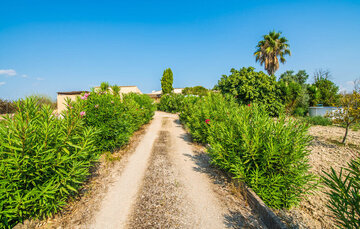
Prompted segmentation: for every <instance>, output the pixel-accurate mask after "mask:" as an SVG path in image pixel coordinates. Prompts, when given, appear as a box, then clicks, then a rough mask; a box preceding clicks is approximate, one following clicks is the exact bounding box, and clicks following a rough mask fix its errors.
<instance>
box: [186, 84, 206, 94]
mask: <svg viewBox="0 0 360 229" xmlns="http://www.w3.org/2000/svg"><path fill="white" fill-rule="evenodd" d="M208 92H209V90H208V89H206V88H204V87H203V86H195V87H185V88H184V89H183V90H182V94H183V95H198V96H205V95H207V93H208Z"/></svg>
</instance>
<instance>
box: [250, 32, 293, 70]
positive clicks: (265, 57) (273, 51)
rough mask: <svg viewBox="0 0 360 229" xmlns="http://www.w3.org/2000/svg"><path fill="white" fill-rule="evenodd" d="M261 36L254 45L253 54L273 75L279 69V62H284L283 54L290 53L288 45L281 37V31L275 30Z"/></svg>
mask: <svg viewBox="0 0 360 229" xmlns="http://www.w3.org/2000/svg"><path fill="white" fill-rule="evenodd" d="M263 38H264V39H263V40H261V41H259V43H258V45H257V46H256V48H257V49H256V51H255V52H254V56H255V57H256V61H257V62H260V64H261V65H265V70H266V71H267V72H268V74H269V75H273V74H275V72H276V71H277V70H278V69H279V62H281V63H282V64H283V63H285V62H286V59H285V56H286V55H289V56H290V55H291V52H290V49H289V47H290V45H289V44H288V40H287V39H286V38H285V37H281V32H275V30H274V31H271V32H270V33H269V34H266V35H264V36H263ZM279 59H280V60H279Z"/></svg>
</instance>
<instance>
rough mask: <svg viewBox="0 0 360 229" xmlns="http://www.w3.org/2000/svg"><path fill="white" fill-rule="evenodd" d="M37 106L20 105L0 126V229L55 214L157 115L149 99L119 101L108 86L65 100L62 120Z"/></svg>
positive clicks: (27, 101)
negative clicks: (102, 159) (105, 157)
mask: <svg viewBox="0 0 360 229" xmlns="http://www.w3.org/2000/svg"><path fill="white" fill-rule="evenodd" d="M106 86H107V87H106ZM39 101H40V100H38V99H36V98H35V97H30V98H27V99H25V100H21V101H18V102H17V103H16V105H17V112H16V113H15V115H14V117H13V118H10V117H7V118H6V120H5V121H2V122H1V123H0V142H1V145H0V152H1V153H0V190H1V191H0V203H1V204H0V228H11V227H13V226H14V225H16V224H17V223H18V222H22V221H23V220H25V219H28V218H39V217H40V218H41V217H47V216H51V215H52V214H54V213H57V212H59V211H60V210H61V208H62V207H63V206H64V205H65V204H66V201H67V199H68V198H69V196H71V195H73V194H76V193H77V190H78V189H79V188H80V187H81V185H82V182H84V181H85V180H86V178H87V177H88V175H89V173H90V172H89V169H90V168H91V167H92V166H93V164H94V162H96V161H97V159H98V156H99V155H100V154H101V153H102V152H103V151H104V150H108V151H113V150H114V149H116V148H118V147H121V146H123V145H124V144H126V143H127V141H128V139H129V137H130V136H131V134H132V133H133V132H134V131H135V130H137V129H138V128H139V127H140V126H141V125H142V124H144V123H146V122H148V121H149V120H150V119H151V118H152V116H153V114H154V110H155V106H154V104H153V101H152V100H151V99H150V98H149V97H148V96H146V95H137V94H128V95H125V96H124V97H123V98H121V97H120V95H118V94H116V95H114V94H111V93H110V92H109V91H108V85H104V88H103V89H101V90H100V91H99V92H94V91H92V92H91V93H89V94H84V95H83V96H82V97H81V98H79V99H78V101H72V102H70V101H68V105H67V110H66V111H64V112H63V113H62V114H61V115H56V114H55V113H54V110H53V109H52V108H51V106H50V105H46V104H45V105H44V104H42V103H41V102H39Z"/></svg>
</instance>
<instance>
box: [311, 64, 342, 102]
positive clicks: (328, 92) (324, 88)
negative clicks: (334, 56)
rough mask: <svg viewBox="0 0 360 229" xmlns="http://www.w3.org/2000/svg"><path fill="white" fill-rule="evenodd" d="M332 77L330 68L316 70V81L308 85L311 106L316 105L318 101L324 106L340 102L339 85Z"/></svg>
mask: <svg viewBox="0 0 360 229" xmlns="http://www.w3.org/2000/svg"><path fill="white" fill-rule="evenodd" d="M330 78H331V73H330V71H329V70H322V69H319V70H316V71H315V73H314V83H313V84H312V85H310V86H309V87H308V92H309V95H310V98H311V99H310V105H311V106H316V105H317V104H318V103H320V104H323V105H324V106H334V105H336V104H337V103H338V102H339V98H340V96H339V95H338V91H339V87H338V86H336V85H335V83H334V82H332V81H331V80H330Z"/></svg>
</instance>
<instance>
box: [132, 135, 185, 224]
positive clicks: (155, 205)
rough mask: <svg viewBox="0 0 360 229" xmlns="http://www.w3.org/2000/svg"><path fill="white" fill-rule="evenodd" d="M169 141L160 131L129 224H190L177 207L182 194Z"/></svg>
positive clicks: (182, 197)
mask: <svg viewBox="0 0 360 229" xmlns="http://www.w3.org/2000/svg"><path fill="white" fill-rule="evenodd" d="M169 144H170V134H169V132H168V131H160V134H159V138H158V139H157V140H156V141H155V144H154V147H153V152H152V156H151V158H150V162H149V163H150V165H149V167H148V169H147V171H146V173H145V178H144V183H143V185H142V187H141V190H140V193H139V194H138V199H137V201H136V203H135V205H134V206H135V209H134V210H133V212H132V216H131V217H130V222H129V224H128V228H185V227H189V224H188V221H189V219H186V217H184V216H186V215H185V212H184V211H183V208H182V207H180V206H181V205H183V203H182V200H183V199H185V197H184V195H183V191H182V190H181V189H182V188H183V187H181V185H180V184H179V181H178V179H177V177H176V173H175V171H174V168H173V167H172V166H171V162H170V159H169Z"/></svg>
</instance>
